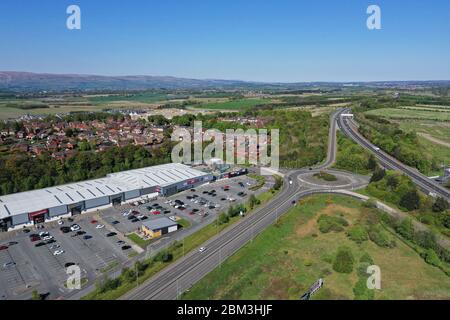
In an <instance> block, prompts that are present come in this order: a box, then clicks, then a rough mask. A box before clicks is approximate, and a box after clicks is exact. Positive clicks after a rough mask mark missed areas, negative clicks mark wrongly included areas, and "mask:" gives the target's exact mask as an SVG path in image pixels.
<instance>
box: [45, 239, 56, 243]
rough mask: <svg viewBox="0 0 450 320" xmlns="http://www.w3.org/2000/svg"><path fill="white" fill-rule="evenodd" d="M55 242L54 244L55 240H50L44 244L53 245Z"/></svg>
mask: <svg viewBox="0 0 450 320" xmlns="http://www.w3.org/2000/svg"><path fill="white" fill-rule="evenodd" d="M55 242H56V240H55V239H50V240H48V241H46V242H45V244H52V243H55Z"/></svg>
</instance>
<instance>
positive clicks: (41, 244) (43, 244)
mask: <svg viewBox="0 0 450 320" xmlns="http://www.w3.org/2000/svg"><path fill="white" fill-rule="evenodd" d="M45 244H46V243H45V242H39V243H36V244H35V245H34V246H35V247H42V246H45Z"/></svg>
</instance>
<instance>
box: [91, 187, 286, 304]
mask: <svg viewBox="0 0 450 320" xmlns="http://www.w3.org/2000/svg"><path fill="white" fill-rule="evenodd" d="M278 192H279V190H272V189H271V190H269V191H267V192H264V193H262V194H261V195H260V196H259V197H258V200H259V201H260V204H259V205H258V206H261V205H263V204H264V203H266V202H268V201H269V200H270V199H272V198H273V197H274V196H275V195H276V194H277V193H278ZM246 207H247V210H248V204H246ZM239 219H241V217H240V216H235V217H231V218H230V219H229V221H228V222H227V223H224V224H219V223H218V220H216V221H215V222H214V223H212V224H209V225H207V226H205V227H203V228H202V229H200V230H199V231H197V232H195V233H194V234H192V235H190V236H188V237H186V238H185V239H184V241H183V242H176V243H174V244H172V245H171V246H169V247H168V248H167V249H166V250H164V251H163V252H160V253H158V254H157V255H155V256H153V257H149V258H148V259H146V260H145V261H144V262H143V263H140V264H139V266H138V269H140V271H139V276H138V277H136V274H134V275H133V274H132V275H131V276H130V273H132V272H133V271H132V270H125V272H123V273H122V275H121V276H120V277H119V278H118V279H103V281H101V282H99V283H98V284H97V288H96V289H95V290H94V291H93V292H91V293H89V294H88V295H86V296H85V297H83V299H85V300H112V299H117V298H119V297H121V296H122V295H124V294H125V293H127V292H129V291H130V290H132V289H134V288H135V287H136V286H137V280H138V281H139V283H142V282H144V281H145V280H147V279H149V278H150V277H152V276H153V275H155V274H156V273H158V272H159V271H161V270H162V269H164V268H165V267H166V266H167V265H169V264H170V263H172V262H174V261H176V260H178V259H179V258H181V257H183V255H184V254H186V253H188V252H189V251H191V250H194V249H195V248H198V247H199V246H200V245H201V244H202V243H204V242H205V241H207V240H208V239H210V238H212V237H213V236H215V235H217V234H218V233H220V232H221V231H222V230H224V229H225V228H227V227H229V226H230V225H232V224H234V223H236V222H237V221H238V220H239ZM136 279H137V280H136Z"/></svg>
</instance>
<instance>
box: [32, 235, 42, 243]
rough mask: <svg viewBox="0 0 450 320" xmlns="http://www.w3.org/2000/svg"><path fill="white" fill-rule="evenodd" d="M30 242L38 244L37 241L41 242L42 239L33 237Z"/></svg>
mask: <svg viewBox="0 0 450 320" xmlns="http://www.w3.org/2000/svg"><path fill="white" fill-rule="evenodd" d="M30 240H31V242H36V241H39V240H41V237H39V236H37V237H31V238H30Z"/></svg>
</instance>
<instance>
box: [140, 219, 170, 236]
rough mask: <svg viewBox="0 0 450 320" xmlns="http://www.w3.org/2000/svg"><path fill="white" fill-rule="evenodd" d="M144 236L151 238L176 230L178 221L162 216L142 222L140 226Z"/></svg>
mask: <svg viewBox="0 0 450 320" xmlns="http://www.w3.org/2000/svg"><path fill="white" fill-rule="evenodd" d="M141 230H142V233H144V235H145V236H147V237H149V238H151V239H153V238H158V237H161V236H162V235H164V234H167V233H171V232H174V231H177V230H178V223H176V222H175V221H172V220H170V219H169V218H166V217H163V218H158V219H154V220H150V221H147V222H144V223H143V224H142V227H141Z"/></svg>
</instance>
